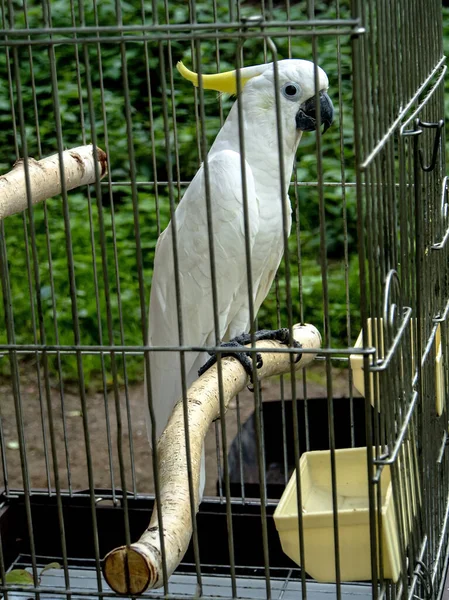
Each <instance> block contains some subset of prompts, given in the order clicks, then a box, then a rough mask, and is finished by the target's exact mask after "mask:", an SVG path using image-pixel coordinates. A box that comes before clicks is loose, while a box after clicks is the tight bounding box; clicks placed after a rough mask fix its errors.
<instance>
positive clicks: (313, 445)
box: [0, 398, 372, 600]
mask: <svg viewBox="0 0 449 600" xmlns="http://www.w3.org/2000/svg"><path fill="white" fill-rule="evenodd" d="M297 407H298V425H299V440H300V445H301V448H302V450H305V449H306V448H308V449H311V450H322V449H327V448H328V447H329V437H328V429H327V427H326V426H323V423H326V422H327V419H326V418H325V417H326V414H327V410H328V407H327V400H326V399H325V398H316V399H311V401H310V402H309V403H307V407H308V408H307V409H308V410H310V411H312V412H315V411H318V413H319V414H321V415H322V419H321V427H319V428H318V427H312V428H310V429H308V430H307V431H306V428H305V423H306V419H305V418H304V411H305V410H306V408H305V407H306V405H305V403H304V402H298V404H297ZM333 411H334V419H335V426H336V431H337V432H338V435H337V437H336V444H337V447H346V446H348V445H350V441H351V431H354V430H355V431H357V432H358V433H357V436H356V439H355V440H354V443H355V445H359V446H363V445H364V443H365V438H364V434H363V432H364V427H363V423H364V420H365V401H364V399H363V398H355V399H353V400H352V401H350V400H349V399H348V398H338V399H335V400H334V402H333ZM371 412H372V411H371ZM350 414H352V418H350ZM283 417H284V422H285V417H286V418H287V422H288V423H289V424H290V425H289V427H288V428H287V430H286V438H285V439H286V456H287V457H288V458H287V465H288V473H287V478H288V477H289V475H290V472H291V471H292V468H293V461H294V458H293V457H294V451H293V428H292V419H293V417H292V406H291V402H284V403H282V402H280V401H273V402H268V403H265V404H264V446H265V464H266V465H267V469H266V470H267V496H268V498H271V499H273V501H269V502H268V506H267V533H268V547H269V565H270V567H269V581H270V584H269V585H270V587H271V597H272V598H273V599H279V600H280V599H281V598H282V599H288V598H294V597H295V598H296V597H298V596H299V595H301V586H302V579H301V569H300V568H298V567H297V566H296V565H295V564H294V563H293V562H292V561H291V560H290V559H289V558H288V557H287V556H286V555H285V554H284V553H283V551H282V549H281V545H280V541H279V536H278V533H277V531H276V528H275V524H274V520H273V513H274V510H275V508H276V501H274V499H276V498H279V497H280V495H281V493H282V490H283V489H284V488H285V472H284V467H283V466H282V464H281V463H283V460H282V458H283V457H282V456H281V454H280V453H279V449H280V448H282V446H280V445H279V444H278V438H279V436H280V435H281V436H282V423H283ZM253 421H254V414H253V415H251V416H250V417H249V419H248V420H247V421H246V423H244V425H243V427H242V437H243V439H245V432H251V429H252V428H253V426H254V425H253ZM311 422H312V423H313V422H314V420H313V419H312V420H311ZM315 422H317V421H316V420H315ZM306 435H307V442H306ZM246 439H248V440H251V439H252V436H251V435H248V436H246ZM237 448H238V444H237V439H236V440H235V441H234V443H233V444H232V445H231V447H230V450H229V458H230V467H231V469H230V478H231V491H233V489H234V488H235V492H236V495H238V493H239V492H240V490H241V483H240V472H241V470H240V463H239V460H240V456H241V457H242V459H243V462H244V464H243V473H244V481H245V495H246V498H247V500H245V502H244V503H242V500H241V499H240V500H234V501H233V503H232V525H233V531H234V552H235V565H236V585H237V595H238V597H240V598H265V597H267V588H266V586H267V580H266V571H265V567H264V554H263V547H264V544H263V540H262V528H261V510H260V500H259V498H258V496H259V491H260V490H259V483H258V482H256V481H255V478H254V469H253V468H252V456H253V449H252V448H251V445H250V444H249V445H248V444H245V442H243V445H242V448H243V450H242V454H241V455H240V453H239V452H238V450H237ZM284 464H285V463H284ZM273 472H275V476H274V477H273ZM279 478H280V479H282V481H280V480H279ZM273 479H274V480H275V481H274V482H273ZM234 480H238V481H239V483H237V482H236V481H234ZM217 489H218V491H219V489H220V484H219V482H217ZM111 496H112V495H111V490H108V489H97V490H95V497H96V498H98V499H101V498H104V500H103V501H99V502H98V503H97V507H96V517H97V527H98V531H99V532H101V535H100V536H99V540H98V542H99V556H100V557H103V556H105V554H106V553H107V552H109V551H110V550H111V549H112V548H114V547H117V546H120V545H121V544H122V543H123V540H124V539H125V529H124V514H123V506H122V501H121V494H120V493H119V494H118V496H117V498H118V504H117V505H116V506H114V505H113V502H112V500H111V499H110V498H111ZM62 500H63V518H64V523H65V534H66V548H67V556H68V557H69V558H68V566H69V571H68V572H69V577H70V590H71V593H72V597H74V598H78V597H79V598H84V597H86V596H87V597H89V596H92V597H93V596H95V597H98V595H101V596H108V594H111V595H112V591H111V590H110V588H109V586H108V585H107V583H106V582H105V581H104V579H103V578H102V577H100V580H99V579H98V575H97V573H98V569H99V568H101V565H100V564H99V563H98V562H97V561H96V559H95V551H94V548H95V543H94V531H93V528H92V519H91V505H90V495H89V491H88V490H84V491H79V492H78V493H75V494H73V495H71V496H70V495H65V496H63V498H62ZM153 502H154V499H153V498H152V497H151V496H149V495H148V496H139V497H132V496H128V515H129V526H130V533H131V539H133V540H134V539H137V538H138V537H139V535H140V534H141V532H142V531H143V530H144V529H145V528H146V527H147V525H148V516H149V514H150V512H151V510H152V508H153ZM2 505H3V506H2ZM0 506H2V508H0V535H1V538H2V540H3V547H4V548H5V549H6V554H5V557H4V559H5V566H6V567H7V568H8V569H12V568H14V569H19V568H20V569H28V570H31V554H32V549H31V546H30V540H29V536H28V530H27V517H26V505H25V497H24V495H23V493H18V494H17V496H16V497H12V498H11V493H10V495H9V497H8V501H7V502H6V498H5V497H2V496H0ZM30 506H31V517H32V522H33V528H34V543H35V547H34V553H35V556H36V559H37V563H38V565H37V566H38V571H40V570H41V569H42V568H44V567H45V566H46V565H48V564H49V563H51V562H53V561H55V562H62V547H61V539H60V533H59V526H58V507H57V498H56V496H55V495H54V496H49V495H48V493H47V491H45V492H43V491H41V492H40V491H38V490H35V491H34V492H33V493H32V494H31V497H30ZM197 526H198V543H199V548H200V558H201V585H202V593H203V595H206V596H208V597H224V598H226V597H232V578H231V572H230V568H229V566H227V565H229V562H230V561H229V554H228V544H227V535H228V530H227V521H226V503H225V500H224V499H222V500H220V498H219V497H217V498H216V499H210V498H209V499H206V500H205V501H203V502H202V503H201V505H200V510H199V513H198V515H197ZM80 531H82V535H80ZM197 585H198V579H197V574H196V572H195V564H194V550H193V545H192V543H191V544H190V546H189V549H188V550H187V553H186V555H185V557H184V559H183V561H182V563H181V564H180V565H179V567H178V568H177V570H176V572H175V574H174V575H173V576H172V577H171V578H170V582H169V593H170V596H175V597H184V596H191V595H194V594H195V593H196V592H197ZM41 587H42V590H43V593H41V594H40V597H41V598H61V597H65V596H66V594H67V592H66V583H65V578H64V573H63V571H62V570H58V569H49V570H48V571H46V572H44V573H43V575H42V579H41ZM99 587H100V589H99ZM341 592H342V597H344V598H348V597H358V598H370V597H372V590H371V584H368V583H351V584H343V585H342V587H341ZM307 593H308V595H310V596H311V597H313V598H314V599H317V600H319V599H321V598H329V597H335V594H336V586H335V585H334V584H324V583H318V582H314V581H313V580H310V579H309V577H307ZM146 595H148V596H150V597H159V596H161V595H163V591H162V590H153V591H151V592H147V593H146ZM8 597H9V599H10V600H11V598H16V597H17V598H19V597H20V598H24V597H27V594H26V593H25V592H13V593H12V594H11V593H9V594H8Z"/></svg>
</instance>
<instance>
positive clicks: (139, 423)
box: [0, 363, 348, 495]
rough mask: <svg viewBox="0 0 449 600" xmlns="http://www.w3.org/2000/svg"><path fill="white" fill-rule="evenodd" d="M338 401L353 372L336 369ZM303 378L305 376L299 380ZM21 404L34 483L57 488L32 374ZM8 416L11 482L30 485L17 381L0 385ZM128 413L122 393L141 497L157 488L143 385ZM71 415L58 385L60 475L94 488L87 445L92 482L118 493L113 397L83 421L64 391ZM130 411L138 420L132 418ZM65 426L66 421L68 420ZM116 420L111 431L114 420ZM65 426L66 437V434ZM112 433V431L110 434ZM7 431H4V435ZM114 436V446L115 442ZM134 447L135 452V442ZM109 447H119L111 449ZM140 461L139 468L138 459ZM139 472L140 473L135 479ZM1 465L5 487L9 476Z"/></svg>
mask: <svg viewBox="0 0 449 600" xmlns="http://www.w3.org/2000/svg"><path fill="white" fill-rule="evenodd" d="M324 369H325V367H324V363H316V364H315V365H314V366H313V368H309V369H308V375H307V386H306V387H307V395H308V397H309V398H318V397H323V396H325V395H326V388H325V385H323V384H324V383H325V376H324ZM333 373H334V376H333V390H334V394H333V395H334V398H338V397H342V396H347V395H348V381H347V377H348V371H347V370H341V371H338V370H334V372H333ZM299 377H301V376H299ZM303 388H304V386H303V381H302V377H301V380H299V381H298V385H297V396H298V397H303ZM20 391H21V403H20V404H21V405H20V406H19V407H18V410H19V411H21V412H22V415H23V416H22V419H21V420H22V421H23V424H24V426H23V429H22V431H23V436H24V441H25V446H26V458H25V465H24V466H25V470H26V471H27V473H28V477H29V484H30V486H31V487H33V488H49V487H54V481H55V479H54V473H53V463H52V458H51V456H52V450H51V436H50V429H49V415H48V410H47V406H46V400H45V395H44V394H43V398H42V402H41V401H40V399H39V390H38V386H37V384H36V382H35V380H34V379H32V377H31V376H30V375H29V374H27V373H26V372H24V373H23V374H22V376H21V390H20ZM262 393H263V401H264V402H270V401H272V400H277V399H279V398H280V384H279V380H270V381H266V382H265V383H264V384H263V388H262ZM289 397H290V384H289V382H288V381H286V382H285V398H286V399H287V398H289ZM0 398H1V405H0V415H1V425H2V430H3V436H2V437H3V445H4V456H3V461H2V462H3V469H4V470H5V471H6V477H5V479H6V483H7V484H8V485H9V487H10V488H11V489H13V488H23V487H24V485H23V478H22V468H21V457H20V450H19V434H18V430H17V423H16V407H15V404H14V398H13V394H12V389H11V382H10V381H9V380H3V381H0ZM128 398H129V403H128V410H127V408H126V398H125V391H124V389H123V390H121V414H122V420H123V433H122V435H121V436H120V441H121V444H122V447H123V456H124V463H125V472H126V485H127V488H128V489H130V490H132V489H135V490H136V491H139V492H141V493H145V492H151V491H153V475H152V466H151V453H150V449H149V445H148V441H147V435H146V426H145V413H144V400H143V398H144V395H143V385H142V384H138V385H133V386H131V387H130V388H129V394H128ZM63 403H64V411H63V410H62V403H61V393H60V390H59V387H58V386H53V387H51V411H52V418H53V424H54V438H55V450H56V456H57V465H58V475H59V479H60V486H61V488H62V489H67V488H71V489H72V490H74V491H75V490H80V489H85V488H88V487H89V476H88V462H87V459H86V456H87V453H86V443H87V444H88V446H89V448H90V456H91V465H92V479H93V483H94V485H95V487H96V488H110V487H111V486H112V485H113V484H114V483H115V485H116V486H117V487H119V488H121V487H122V485H121V480H120V473H119V466H118V454H117V419H116V413H115V402H114V395H113V393H106V394H103V393H102V392H97V393H90V394H87V397H86V405H87V411H86V414H85V415H84V417H83V414H82V409H81V403H80V398H79V394H78V393H77V392H76V390H75V389H74V388H72V389H71V390H70V389H69V388H67V389H65V390H64V393H63ZM239 409H240V422H241V424H243V423H244V422H245V421H246V420H247V419H248V417H249V416H250V415H251V413H252V412H253V410H254V396H253V394H252V393H250V392H249V391H247V390H245V392H243V393H242V394H241V395H240V397H239ZM127 413H128V414H129V416H130V419H129V420H128V419H127ZM237 413H238V411H237V402H236V401H235V400H233V401H232V402H231V404H230V407H229V409H228V413H227V417H226V427H227V444H228V447H229V445H230V443H231V442H232V440H233V439H234V438H235V436H236V435H237V431H238V419H237ZM63 414H64V415H65V419H63ZM64 421H65V423H64ZM84 422H86V423H87V427H88V436H87V438H88V439H87V440H86V436H85V435H84V430H85V429H84ZM108 422H109V427H108V426H107V423H108ZM64 428H65V431H66V433H65V434H64ZM108 428H109V432H108ZM216 429H217V431H220V429H221V428H220V424H219V422H217V427H215V426H214V425H213V426H212V427H211V428H210V430H209V433H208V434H207V437H206V470H207V483H206V490H205V494H206V495H215V494H216V480H217V453H216ZM2 430H1V429H0V434H1V433H2ZM108 436H109V440H110V443H108ZM130 441H131V444H132V448H131V445H130ZM108 448H111V450H110V452H109V451H108ZM131 454H133V456H134V461H133V465H132V464H131V460H130V455H131ZM133 471H134V474H133ZM1 473H2V469H1V468H0V488H1V487H2V483H3V477H2V474H1Z"/></svg>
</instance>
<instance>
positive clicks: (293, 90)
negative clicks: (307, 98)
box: [281, 82, 299, 101]
mask: <svg viewBox="0 0 449 600" xmlns="http://www.w3.org/2000/svg"><path fill="white" fill-rule="evenodd" d="M281 92H282V95H283V96H284V98H287V100H292V101H295V100H298V98H299V85H298V84H297V83H293V82H289V83H285V84H284V85H283V86H282V87H281Z"/></svg>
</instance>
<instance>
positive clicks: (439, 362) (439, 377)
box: [349, 319, 446, 417]
mask: <svg viewBox="0 0 449 600" xmlns="http://www.w3.org/2000/svg"><path fill="white" fill-rule="evenodd" d="M410 327H411V341H412V348H411V349H410V351H411V353H412V356H411V359H412V363H411V368H412V371H414V370H415V359H414V356H413V338H414V336H416V319H412V320H411V323H410ZM373 328H375V329H374V330H373ZM367 330H368V346H373V345H375V346H377V355H378V358H384V356H385V351H384V337H383V319H380V330H379V336H380V339H379V340H377V333H378V330H377V319H368V320H367ZM376 340H377V343H376ZM434 343H435V410H436V413H437V415H438V416H439V417H441V415H442V414H443V409H444V407H445V405H446V393H445V388H444V361H443V351H442V345H441V329H440V325H438V328H437V331H436V335H435V342H434ZM354 348H363V331H360V333H359V336H358V338H357V340H356V342H355V344H354ZM349 361H350V364H351V369H352V375H353V382H354V387H355V389H356V390H357V391H358V392H360V394H362V396H364V395H365V378H364V373H363V355H362V354H351V356H350V357H349ZM369 380H370V384H371V404H372V405H373V406H374V394H373V391H374V376H373V374H372V373H371V374H370V376H369Z"/></svg>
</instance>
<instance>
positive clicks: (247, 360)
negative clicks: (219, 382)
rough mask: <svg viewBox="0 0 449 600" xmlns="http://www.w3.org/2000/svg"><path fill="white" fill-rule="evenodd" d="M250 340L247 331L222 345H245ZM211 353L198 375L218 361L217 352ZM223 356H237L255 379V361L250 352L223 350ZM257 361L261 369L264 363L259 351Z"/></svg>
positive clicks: (231, 346) (227, 346) (225, 346)
mask: <svg viewBox="0 0 449 600" xmlns="http://www.w3.org/2000/svg"><path fill="white" fill-rule="evenodd" d="M250 341H251V339H250V336H249V335H248V334H246V333H242V335H238V336H236V337H235V338H233V339H232V340H230V341H229V342H223V343H221V344H220V347H221V348H236V347H238V346H244V345H245V344H248V343H249V342H250ZM209 354H210V355H211V357H210V358H209V360H208V361H207V362H206V363H205V364H204V365H203V366H202V367H201V369H199V371H198V376H200V377H201V375H202V374H203V373H205V372H206V371H207V370H208V369H209V368H210V367H212V365H214V364H215V363H216V362H217V355H216V354H215V352H209ZM221 356H222V357H224V356H233V357H234V358H236V359H237V360H238V361H239V363H240V364H241V365H242V367H243V368H244V369H245V371H246V372H247V374H248V375H249V377H250V379H251V381H252V380H253V361H252V360H251V353H250V352H243V351H242V352H222V354H221ZM256 362H257V368H258V369H260V367H261V366H262V365H263V362H262V356H261V355H260V354H259V353H257V354H256Z"/></svg>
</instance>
